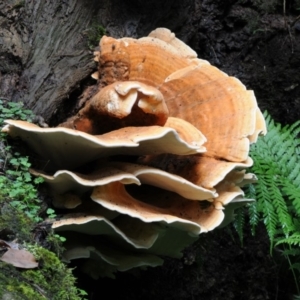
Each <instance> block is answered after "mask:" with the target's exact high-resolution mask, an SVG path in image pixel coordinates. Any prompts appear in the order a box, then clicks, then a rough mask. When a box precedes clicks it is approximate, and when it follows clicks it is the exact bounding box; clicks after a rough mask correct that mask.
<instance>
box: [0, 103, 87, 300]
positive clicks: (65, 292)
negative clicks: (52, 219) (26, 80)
mask: <svg viewBox="0 0 300 300" xmlns="http://www.w3.org/2000/svg"><path fill="white" fill-rule="evenodd" d="M32 117H33V115H32V112H31V111H29V110H24V108H23V105H22V104H20V103H10V102H8V103H6V102H4V101H2V100H1V99H0V128H1V127H2V126H3V125H4V124H3V121H4V120H5V119H21V120H30V119H31V118H32ZM21 148H22V145H20V144H17V147H16V146H15V144H13V145H9V141H8V139H7V137H6V135H5V134H0V169H1V175H0V229H1V234H2V235H3V236H1V237H0V238H1V239H8V240H12V239H17V242H18V243H19V244H20V245H23V246H25V248H26V249H27V250H29V251H30V252H32V253H33V254H34V256H35V257H36V259H37V260H38V262H39V267H38V268H36V269H30V270H26V269H17V268H15V267H13V266H12V265H9V264H6V263H4V262H1V261H0V270H1V271H0V299H1V300H4V299H8V300H19V299H20V300H27V299H28V300H32V299H35V300H40V299H41V300H45V299H51V300H80V299H84V296H85V295H86V293H85V292H84V291H83V290H80V289H78V288H77V287H76V278H75V277H74V276H73V274H72V270H71V269H70V268H68V267H67V266H66V265H65V264H64V263H62V262H61V261H60V259H59V256H58V255H60V254H61V252H62V246H61V242H62V241H63V239H62V237H59V236H57V235H54V234H53V232H52V231H51V230H50V229H49V226H48V227H47V225H44V223H43V218H42V216H43V215H47V213H46V208H47V205H46V204H45V203H43V201H42V200H41V199H40V198H39V196H38V191H37V187H38V184H40V183H41V180H40V179H39V178H36V179H33V178H32V177H31V174H30V173H29V167H30V162H29V159H28V157H27V156H24V155H22V154H21V153H20V152H21V150H20V149H21ZM49 216H50V215H49V214H48V217H49ZM39 231H41V232H43V234H40V235H39V234H38V232H39ZM3 232H6V233H3ZM38 243H40V244H43V245H44V246H46V247H47V248H48V249H46V248H43V247H41V245H38ZM50 249H52V250H54V251H55V253H54V252H52V251H50ZM0 256H1V253H0Z"/></svg>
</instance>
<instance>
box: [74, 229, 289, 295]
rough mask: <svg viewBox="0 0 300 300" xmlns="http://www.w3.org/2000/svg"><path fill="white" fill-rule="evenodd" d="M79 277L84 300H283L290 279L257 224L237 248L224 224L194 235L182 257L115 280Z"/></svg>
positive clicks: (236, 239) (285, 267)
mask: <svg viewBox="0 0 300 300" xmlns="http://www.w3.org/2000/svg"><path fill="white" fill-rule="evenodd" d="M75 274H77V275H78V276H79V277H78V278H79V285H80V286H81V287H82V288H85V289H86V290H87V291H89V294H90V299H104V300H106V299H107V300H108V299H124V300H129V299H130V300H135V299H136V300H138V299H144V300H152V299H156V300H177V299H180V300H181V299H184V300H197V299H199V300H200V299H201V300H212V299H213V300H224V299H226V300H240V299H247V300H267V299H270V300H275V299H276V300H288V299H292V298H290V297H291V295H292V289H293V279H292V278H290V276H289V272H288V266H287V265H286V262H285V261H284V260H282V258H281V257H280V255H279V254H278V253H276V252H275V253H273V255H272V256H271V255H270V245H269V240H268V237H267V235H266V232H265V230H264V227H263V226H261V227H260V228H258V230H257V232H256V235H255V236H252V235H251V233H250V230H247V229H246V230H245V237H244V244H243V245H241V242H240V240H239V238H238V237H237V235H236V233H235V230H234V229H233V228H232V227H231V226H229V227H227V228H225V229H222V230H216V231H214V232H211V233H208V234H206V235H203V236H201V237H200V239H199V240H198V241H197V242H196V243H195V244H194V245H192V246H190V247H189V248H188V249H186V250H185V252H184V255H183V257H182V259H180V260H178V259H176V260H175V259H168V258H166V260H165V263H164V265H163V266H162V267H156V268H149V269H147V270H143V271H135V272H127V273H118V274H117V276H116V279H99V280H97V281H96V280H93V279H88V280H86V279H87V278H86V277H84V276H82V274H81V273H80V272H79V271H78V270H77V271H76V270H75Z"/></svg>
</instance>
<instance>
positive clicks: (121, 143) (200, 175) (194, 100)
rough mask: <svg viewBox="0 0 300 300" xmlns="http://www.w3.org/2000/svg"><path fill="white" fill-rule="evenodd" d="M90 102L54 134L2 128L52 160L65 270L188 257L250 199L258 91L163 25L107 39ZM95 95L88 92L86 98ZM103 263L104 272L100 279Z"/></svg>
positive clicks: (48, 174)
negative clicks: (187, 251) (69, 265)
mask: <svg viewBox="0 0 300 300" xmlns="http://www.w3.org/2000/svg"><path fill="white" fill-rule="evenodd" d="M95 61H97V62H98V63H99V66H98V70H97V72H96V73H95V74H93V77H94V78H96V79H97V84H96V88H94V89H93V91H95V92H94V94H93V95H92V96H89V97H87V99H86V101H85V106H84V107H83V108H82V109H81V110H79V111H78V113H77V114H76V115H74V116H72V117H71V118H69V119H68V120H66V121H65V122H64V123H61V124H60V125H59V126H58V127H56V128H39V127H38V126H36V125H33V124H30V123H26V122H23V121H14V120H7V121H6V124H7V125H6V126H5V127H4V128H3V131H4V132H7V133H8V134H9V135H11V136H13V137H16V136H18V137H20V138H21V139H23V140H24V141H25V142H26V143H27V144H28V145H29V146H30V147H31V148H32V149H34V151H35V152H36V153H37V154H38V155H40V156H41V157H43V158H44V159H45V160H47V161H48V164H47V166H48V169H47V170H46V171H43V172H42V171H39V170H32V173H33V174H34V175H37V176H42V177H43V178H44V179H45V181H46V183H47V184H48V185H49V187H50V189H51V191H52V195H53V205H54V206H55V207H57V208H58V209H60V212H61V214H62V217H61V218H60V219H58V220H55V221H54V222H53V228H54V230H55V231H59V232H61V234H62V235H65V236H66V237H67V243H66V245H65V247H66V251H65V254H64V258H65V260H66V261H70V260H72V259H77V258H85V259H86V260H87V261H86V263H85V264H84V266H83V269H84V270H85V271H86V272H87V273H89V274H90V275H91V276H92V277H95V278H96V277H98V276H113V273H114V272H116V271H118V270H119V271H125V270H128V269H130V268H134V267H141V266H156V265H160V264H162V259H161V256H171V257H180V255H181V251H182V249H183V248H184V247H186V246H187V245H189V244H191V243H192V242H194V241H195V240H196V239H197V237H198V235H199V234H200V233H202V232H207V231H210V230H213V229H215V228H217V227H220V226H225V225H227V224H228V223H229V222H231V221H232V220H233V218H234V210H235V209H236V208H237V207H239V206H241V205H244V204H245V203H247V202H250V201H253V200H251V199H245V198H243V196H244V193H243V191H242V189H241V186H243V185H244V184H247V183H248V182H252V181H255V180H256V177H255V176H254V175H253V174H246V172H245V170H246V168H248V167H250V166H251V165H252V160H251V158H250V157H249V147H250V143H254V142H255V141H256V140H257V137H258V135H260V134H265V133H266V125H265V121H264V118H263V116H262V114H261V112H260V110H259V108H258V106H257V102H256V99H255V96H254V93H253V91H249V90H247V89H246V87H245V86H244V85H243V84H242V83H241V82H240V81H239V80H238V79H236V78H233V77H230V76H228V75H227V74H225V73H224V72H222V71H220V70H219V69H217V68H216V67H214V66H211V65H210V64H209V63H208V62H207V61H204V60H201V59H199V58H197V54H196V53H195V52H194V51H193V50H192V49H191V48H189V47H188V46H187V45H186V44H184V43H183V42H181V41H180V40H178V39H177V38H176V37H175V35H174V34H173V33H172V32H170V31H169V30H168V29H165V28H158V29H156V30H154V31H153V32H151V33H150V34H149V36H148V37H143V38H140V39H132V38H121V39H114V38H112V37H106V36H104V37H102V39H101V41H100V51H99V52H95ZM87 94H88V93H87ZM95 265H98V266H99V268H98V270H101V271H100V272H99V271H98V272H97V271H96V269H95Z"/></svg>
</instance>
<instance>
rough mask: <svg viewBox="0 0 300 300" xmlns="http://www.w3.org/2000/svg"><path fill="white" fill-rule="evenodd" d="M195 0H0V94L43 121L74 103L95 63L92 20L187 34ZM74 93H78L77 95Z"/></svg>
mask: <svg viewBox="0 0 300 300" xmlns="http://www.w3.org/2000/svg"><path fill="white" fill-rule="evenodd" d="M194 5H195V4H194V1H193V0H185V1H182V0H167V1H159V0H152V1H141V0H131V1H129V0H103V1H100V0H91V1H85V0H64V1H61V0H59V1H58V0H56V1H42V0H25V1H19V2H17V1H16V0H0V97H2V98H3V97H4V98H7V99H9V100H11V101H22V102H23V103H24V104H25V105H26V106H27V107H28V108H30V109H32V110H33V111H34V112H35V113H36V114H39V115H41V116H42V117H44V118H45V120H46V121H47V122H49V121H51V119H52V120H53V119H55V116H57V115H58V116H57V118H60V116H59V115H60V114H62V113H65V111H67V110H69V109H70V108H72V107H73V106H74V105H75V102H76V100H74V97H72V92H73V91H75V90H77V91H78V93H79V92H80V87H81V83H82V82H83V80H84V79H85V78H89V76H90V74H91V73H92V71H93V69H94V68H95V63H94V62H93V55H92V54H93V53H92V52H93V51H91V50H90V49H89V47H88V41H87V40H88V37H87V35H88V32H89V29H90V28H91V27H92V26H93V24H95V23H97V24H99V25H102V26H103V27H104V28H105V29H106V32H107V34H108V35H111V36H114V37H122V36H133V37H139V36H142V35H146V34H148V33H149V32H150V31H151V30H153V29H155V28H156V27H159V26H164V27H168V28H170V29H171V30H175V31H177V33H179V35H181V36H182V37H184V36H185V35H186V38H188V36H187V32H189V34H192V31H191V30H187V29H186V28H187V27H190V26H189V24H190V23H191V20H192V18H191V13H192V12H195V7H194ZM78 93H77V94H76V95H78Z"/></svg>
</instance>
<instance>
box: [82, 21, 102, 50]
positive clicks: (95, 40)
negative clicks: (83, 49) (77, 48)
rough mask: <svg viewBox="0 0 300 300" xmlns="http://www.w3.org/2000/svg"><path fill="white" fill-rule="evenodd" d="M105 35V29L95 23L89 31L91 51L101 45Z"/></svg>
mask: <svg viewBox="0 0 300 300" xmlns="http://www.w3.org/2000/svg"><path fill="white" fill-rule="evenodd" d="M105 34H106V31H105V28H104V27H103V26H102V25H100V24H98V23H96V22H93V23H92V25H91V27H90V28H89V29H88V31H87V38H88V47H89V49H91V50H93V49H94V48H95V47H97V46H98V45H99V41H100V39H101V38H102V37H103V35H105Z"/></svg>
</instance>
